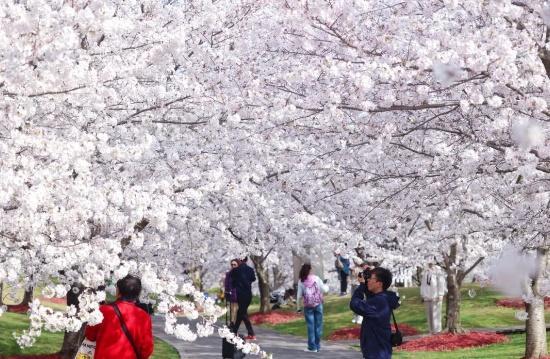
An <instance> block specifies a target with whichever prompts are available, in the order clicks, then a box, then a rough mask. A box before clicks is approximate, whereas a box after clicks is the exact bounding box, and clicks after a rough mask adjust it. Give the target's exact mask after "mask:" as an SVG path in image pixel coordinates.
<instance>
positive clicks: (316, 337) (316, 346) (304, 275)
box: [296, 263, 329, 352]
mask: <svg viewBox="0 0 550 359" xmlns="http://www.w3.org/2000/svg"><path fill="white" fill-rule="evenodd" d="M328 289H329V288H328V286H327V285H326V284H325V283H324V282H323V281H322V280H321V278H319V277H317V276H316V275H314V274H312V273H311V264H309V263H306V264H304V265H303V266H302V268H301V269H300V281H299V282H298V294H297V295H296V309H297V311H298V312H300V311H301V306H300V303H303V306H304V318H305V319H306V325H307V349H305V351H307V352H318V351H320V350H321V336H322V335H323V293H328Z"/></svg>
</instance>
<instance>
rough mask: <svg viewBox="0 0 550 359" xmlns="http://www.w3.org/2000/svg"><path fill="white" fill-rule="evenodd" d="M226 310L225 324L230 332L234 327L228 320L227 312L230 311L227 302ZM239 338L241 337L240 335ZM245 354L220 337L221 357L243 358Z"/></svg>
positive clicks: (228, 358) (227, 358)
mask: <svg viewBox="0 0 550 359" xmlns="http://www.w3.org/2000/svg"><path fill="white" fill-rule="evenodd" d="M227 307H228V308H227V309H228V310H227V311H226V312H225V325H227V326H228V327H229V329H231V331H232V332H234V331H235V328H234V326H233V323H230V322H229V318H228V313H229V312H231V305H230V303H229V302H227ZM240 337H241V339H242V338H243V337H242V336H240ZM245 356H246V354H245V353H243V351H242V350H239V349H237V347H236V346H235V344H232V343H230V342H228V341H227V339H225V338H224V339H222V358H224V359H243V358H244V357H245Z"/></svg>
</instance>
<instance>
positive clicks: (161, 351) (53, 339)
mask: <svg viewBox="0 0 550 359" xmlns="http://www.w3.org/2000/svg"><path fill="white" fill-rule="evenodd" d="M28 327H29V320H28V318H27V316H26V315H24V314H14V313H4V315H2V316H1V317H0V354H2V355H16V354H49V353H55V352H57V351H59V349H60V348H61V343H62V341H63V333H50V332H46V331H45V332H42V335H41V336H40V338H38V340H37V341H36V343H35V345H34V346H32V347H31V348H28V349H25V350H21V349H19V347H18V346H17V343H16V342H15V339H14V338H13V336H12V333H13V332H14V331H20V330H23V329H27V328H28ZM151 358H154V359H177V358H179V354H178V352H177V351H176V349H175V348H174V347H172V346H171V345H169V344H168V343H166V342H164V341H162V340H160V339H156V338H155V352H154V353H153V356H152V357H151Z"/></svg>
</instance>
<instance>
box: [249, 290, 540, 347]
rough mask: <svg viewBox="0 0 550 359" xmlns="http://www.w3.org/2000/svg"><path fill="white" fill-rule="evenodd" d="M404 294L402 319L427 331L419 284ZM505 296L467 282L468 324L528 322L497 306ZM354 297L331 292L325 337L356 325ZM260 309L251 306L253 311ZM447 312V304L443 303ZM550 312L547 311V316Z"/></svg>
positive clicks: (294, 330) (297, 331) (283, 328)
mask: <svg viewBox="0 0 550 359" xmlns="http://www.w3.org/2000/svg"><path fill="white" fill-rule="evenodd" d="M471 288H473V289H475V291H476V295H475V297H474V298H470V297H469V296H468V290H469V289H471ZM399 294H400V296H401V298H402V300H401V307H400V308H399V309H398V310H396V311H395V316H396V318H397V322H398V323H406V324H408V325H410V326H412V327H415V328H416V329H418V330H419V331H420V332H421V333H425V332H427V323H426V315H425V312H424V304H423V303H422V302H421V300H420V294H419V289H418V288H399ZM502 297H503V296H502V295H500V294H498V293H496V292H494V291H492V290H490V289H488V288H480V287H477V286H465V287H464V288H463V289H462V298H463V299H462V304H461V319H462V325H463V327H464V328H466V329H469V328H503V327H510V326H518V325H524V322H521V321H519V320H517V319H516V318H515V317H514V313H515V311H516V310H515V309H511V308H503V307H497V306H496V305H495V300H496V299H499V298H502ZM349 300H350V297H349V296H347V297H337V296H327V297H326V298H325V305H324V331H323V334H324V337H325V338H326V337H328V336H329V335H330V334H331V333H332V332H333V331H334V330H336V329H339V328H345V327H350V326H353V325H354V324H352V323H351V319H352V317H353V314H352V312H351V311H350V310H349ZM254 310H257V307H256V306H251V310H250V311H251V312H253V311H254ZM443 313H445V306H444V307H443ZM549 319H550V315H547V320H549ZM269 327H270V328H273V329H274V330H276V331H279V332H284V333H289V334H293V335H298V336H303V337H305V336H306V335H307V334H306V327H305V324H304V321H303V319H300V320H296V321H293V322H289V323H285V324H277V325H271V326H269Z"/></svg>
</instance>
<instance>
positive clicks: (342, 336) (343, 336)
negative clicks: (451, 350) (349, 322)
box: [328, 324, 418, 340]
mask: <svg viewBox="0 0 550 359" xmlns="http://www.w3.org/2000/svg"><path fill="white" fill-rule="evenodd" d="M397 325H398V326H399V331H400V332H401V334H403V336H404V337H406V336H410V335H416V334H418V330H417V329H416V328H414V327H411V326H410V325H408V324H397ZM392 330H393V331H395V327H394V325H393V324H392ZM360 332H361V327H359V326H355V327H348V328H342V329H338V330H335V331H334V332H332V334H331V335H329V337H328V339H329V340H353V339H359V336H360Z"/></svg>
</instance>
